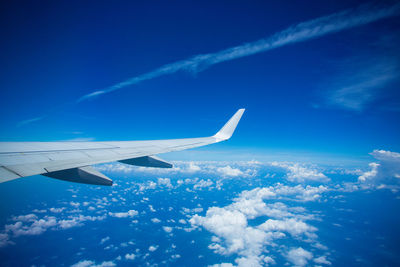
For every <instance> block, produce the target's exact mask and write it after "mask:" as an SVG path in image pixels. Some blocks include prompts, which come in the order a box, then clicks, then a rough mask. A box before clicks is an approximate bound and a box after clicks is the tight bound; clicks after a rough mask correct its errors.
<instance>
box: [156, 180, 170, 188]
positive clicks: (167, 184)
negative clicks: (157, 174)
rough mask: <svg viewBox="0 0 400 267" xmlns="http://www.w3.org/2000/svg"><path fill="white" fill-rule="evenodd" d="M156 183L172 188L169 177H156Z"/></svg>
mask: <svg viewBox="0 0 400 267" xmlns="http://www.w3.org/2000/svg"><path fill="white" fill-rule="evenodd" d="M157 183H158V185H163V186H165V187H168V188H172V187H173V186H172V184H171V179H169V178H158V179H157Z"/></svg>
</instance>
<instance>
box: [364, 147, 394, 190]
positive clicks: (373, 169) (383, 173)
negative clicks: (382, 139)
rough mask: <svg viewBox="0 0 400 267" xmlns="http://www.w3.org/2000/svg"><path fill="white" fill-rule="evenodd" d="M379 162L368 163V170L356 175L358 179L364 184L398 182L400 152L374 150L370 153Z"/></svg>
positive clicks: (391, 183) (392, 183) (390, 183)
mask: <svg viewBox="0 0 400 267" xmlns="http://www.w3.org/2000/svg"><path fill="white" fill-rule="evenodd" d="M370 154H371V155H372V156H373V157H374V158H375V159H377V160H378V161H379V162H378V163H375V162H372V163H370V164H369V166H370V170H369V171H366V172H364V173H363V174H362V175H360V176H359V177H358V181H359V182H361V183H365V184H375V185H379V184H389V185H399V184H400V179H399V178H400V153H397V152H391V151H385V150H374V151H373V152H372V153H370Z"/></svg>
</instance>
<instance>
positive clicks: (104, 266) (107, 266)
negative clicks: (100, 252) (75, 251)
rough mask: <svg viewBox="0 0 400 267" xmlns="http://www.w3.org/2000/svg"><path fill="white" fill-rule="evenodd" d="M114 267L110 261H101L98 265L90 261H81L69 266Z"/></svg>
mask: <svg viewBox="0 0 400 267" xmlns="http://www.w3.org/2000/svg"><path fill="white" fill-rule="evenodd" d="M114 266H116V264H115V263H114V262H112V261H103V262H102V263H100V264H96V263H95V262H94V261H91V260H82V261H79V262H77V263H75V264H73V265H71V267H114Z"/></svg>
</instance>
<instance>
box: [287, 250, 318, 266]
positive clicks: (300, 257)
mask: <svg viewBox="0 0 400 267" xmlns="http://www.w3.org/2000/svg"><path fill="white" fill-rule="evenodd" d="M286 258H287V260H288V261H289V262H291V263H293V265H294V266H305V265H307V263H308V261H309V260H311V259H312V258H313V255H312V253H311V252H309V251H307V250H305V249H303V248H301V247H299V248H293V249H291V250H290V251H289V252H288V253H287V254H286Z"/></svg>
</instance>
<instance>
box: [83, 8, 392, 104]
mask: <svg viewBox="0 0 400 267" xmlns="http://www.w3.org/2000/svg"><path fill="white" fill-rule="evenodd" d="M399 13H400V3H396V4H392V5H378V4H375V5H374V4H366V5H361V6H359V7H357V8H353V9H347V10H344V11H341V12H338V13H334V14H331V15H328V16H324V17H320V18H316V19H313V20H309V21H306V22H302V23H299V24H296V25H293V26H291V27H289V28H287V29H285V30H283V31H281V32H278V33H275V34H273V35H272V36H270V37H267V38H264V39H260V40H258V41H255V42H251V43H245V44H242V45H239V46H235V47H231V48H228V49H225V50H221V51H219V52H216V53H210V54H200V55H196V56H193V57H191V58H189V59H185V60H181V61H177V62H174V63H171V64H166V65H164V66H161V67H160V68H158V69H155V70H153V71H150V72H147V73H144V74H142V75H139V76H135V77H132V78H130V79H128V80H126V81H123V82H120V83H117V84H115V85H112V86H110V87H107V88H105V89H103V90H98V91H95V92H92V93H89V94H86V95H84V96H82V97H80V98H79V99H78V100H77V102H81V101H83V100H87V99H90V98H93V97H96V96H99V95H103V94H107V93H110V92H113V91H116V90H118V89H121V88H124V87H127V86H130V85H134V84H137V83H140V82H142V81H145V80H150V79H154V78H156V77H160V76H163V75H167V74H173V73H175V72H178V71H188V72H199V71H202V70H205V69H207V68H208V67H210V66H212V65H214V64H218V63H221V62H224V61H229V60H233V59H237V58H241V57H246V56H250V55H254V54H258V53H261V52H265V51H268V50H272V49H275V48H278V47H282V46H285V45H288V44H292V43H297V42H303V41H306V40H310V39H313V38H317V37H321V36H324V35H326V34H330V33H334V32H339V31H342V30H346V29H350V28H353V27H356V26H361V25H365V24H368V23H371V22H374V21H377V20H380V19H384V18H388V17H391V16H396V15H399Z"/></svg>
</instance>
